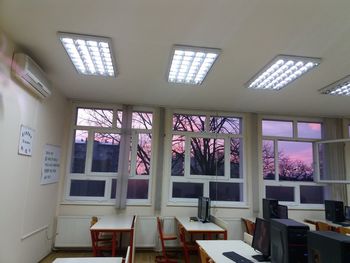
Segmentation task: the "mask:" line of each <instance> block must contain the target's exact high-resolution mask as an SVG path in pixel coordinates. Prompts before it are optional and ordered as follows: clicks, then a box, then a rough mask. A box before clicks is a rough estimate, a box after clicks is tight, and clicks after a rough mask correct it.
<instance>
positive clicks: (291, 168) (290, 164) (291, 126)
mask: <svg viewBox="0 0 350 263" xmlns="http://www.w3.org/2000/svg"><path fill="white" fill-rule="evenodd" d="M262 135H263V139H262V166H263V167H262V171H263V178H264V188H265V196H266V197H267V198H275V199H278V200H280V201H282V202H287V203H294V204H297V205H303V204H308V205H310V204H322V203H323V200H324V198H325V197H324V192H325V187H324V186H320V185H316V183H314V165H313V164H314V152H313V149H314V148H313V143H314V142H315V141H316V140H319V139H321V138H322V124H321V123H320V122H308V121H299V120H268V119H263V120H262Z"/></svg>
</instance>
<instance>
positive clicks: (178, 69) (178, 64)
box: [168, 45, 220, 85]
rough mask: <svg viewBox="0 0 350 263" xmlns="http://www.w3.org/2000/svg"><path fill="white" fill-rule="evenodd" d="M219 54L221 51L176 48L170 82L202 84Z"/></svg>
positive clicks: (184, 47)
mask: <svg viewBox="0 0 350 263" xmlns="http://www.w3.org/2000/svg"><path fill="white" fill-rule="evenodd" d="M219 54H220V50H219V49H213V48H199V47H189V46H178V45H176V46H174V49H173V53H172V61H171V64H170V67H169V74H168V82H171V83H180V84H188V85H200V84H202V82H203V80H204V79H205V77H206V76H207V74H208V72H209V70H210V68H211V67H212V66H213V64H214V62H215V61H216V59H217V58H218V56H219Z"/></svg>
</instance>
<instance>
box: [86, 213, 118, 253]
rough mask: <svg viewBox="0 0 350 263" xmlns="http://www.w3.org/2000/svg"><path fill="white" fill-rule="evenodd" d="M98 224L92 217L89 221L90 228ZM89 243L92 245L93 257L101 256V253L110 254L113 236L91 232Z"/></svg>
mask: <svg viewBox="0 0 350 263" xmlns="http://www.w3.org/2000/svg"><path fill="white" fill-rule="evenodd" d="M97 222H98V218H97V217H96V216H93V217H92V218H91V221H90V227H92V226H93V225H94V224H96V223H97ZM90 234H91V243H92V252H93V255H94V256H95V257H98V256H103V253H104V252H106V253H108V252H112V250H113V243H112V241H113V235H112V234H111V233H108V232H104V231H99V230H91V229H90ZM117 247H118V241H117V240H115V248H117Z"/></svg>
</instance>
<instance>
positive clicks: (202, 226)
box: [176, 217, 227, 240]
mask: <svg viewBox="0 0 350 263" xmlns="http://www.w3.org/2000/svg"><path fill="white" fill-rule="evenodd" d="M176 220H177V221H178V222H179V224H181V225H182V226H183V227H184V228H185V230H186V231H187V232H188V233H190V234H205V235H207V236H208V239H211V236H212V234H223V235H224V239H225V240H226V239H227V230H226V229H223V228H221V227H219V226H218V225H216V224H214V223H212V222H209V223H202V222H200V221H190V218H189V217H176Z"/></svg>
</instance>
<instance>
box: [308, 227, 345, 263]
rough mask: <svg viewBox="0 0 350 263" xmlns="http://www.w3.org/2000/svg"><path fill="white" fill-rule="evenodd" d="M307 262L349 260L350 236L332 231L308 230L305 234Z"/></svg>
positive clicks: (339, 262) (319, 262) (321, 262)
mask: <svg viewBox="0 0 350 263" xmlns="http://www.w3.org/2000/svg"><path fill="white" fill-rule="evenodd" d="M307 242H308V258H309V261H308V262H309V263H323V262H332V263H343V262H350V237H349V236H347V235H343V234H339V233H336V232H334V231H310V232H309V233H308V235H307Z"/></svg>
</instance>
